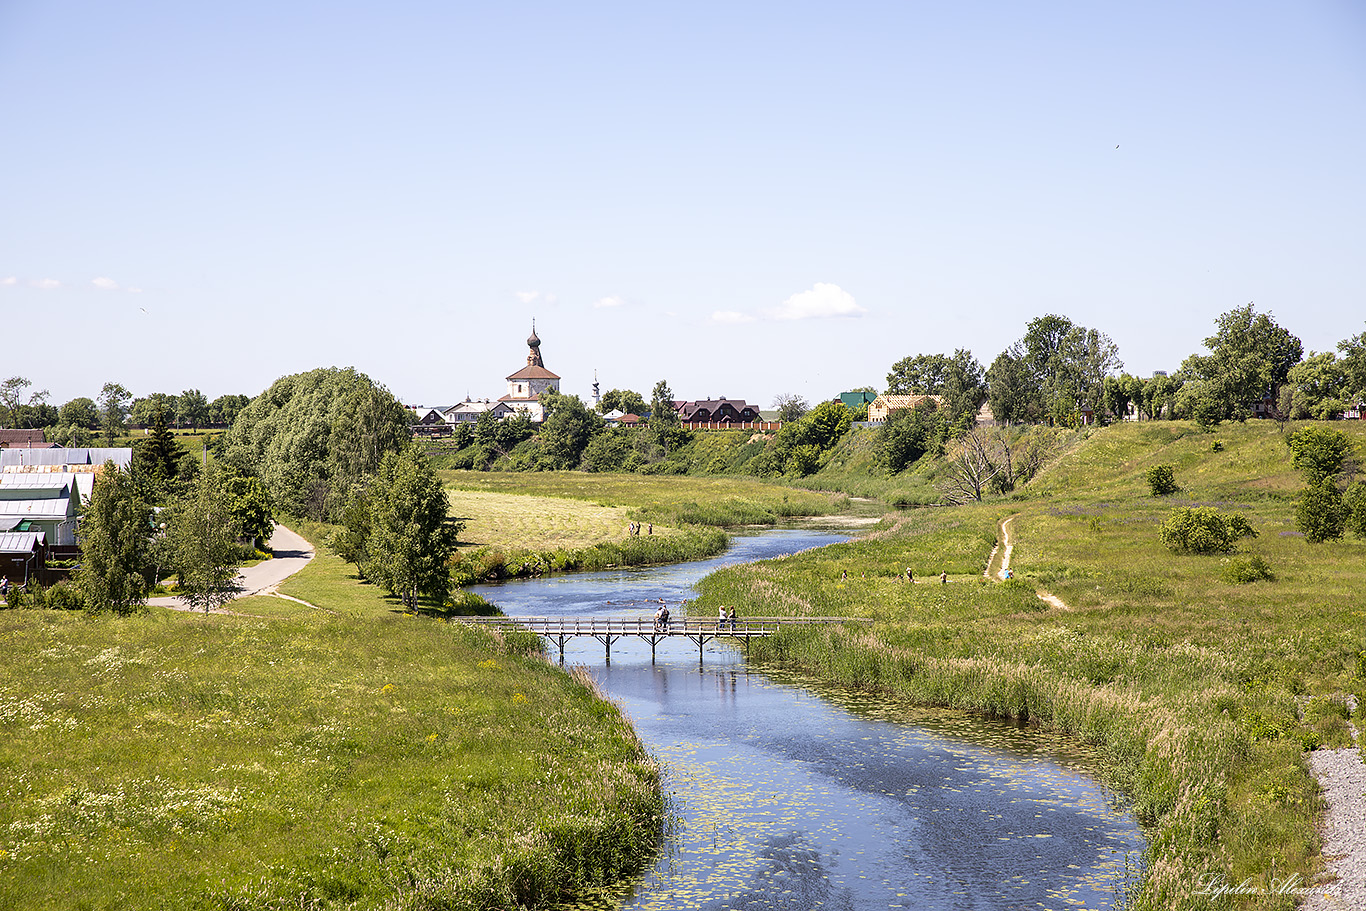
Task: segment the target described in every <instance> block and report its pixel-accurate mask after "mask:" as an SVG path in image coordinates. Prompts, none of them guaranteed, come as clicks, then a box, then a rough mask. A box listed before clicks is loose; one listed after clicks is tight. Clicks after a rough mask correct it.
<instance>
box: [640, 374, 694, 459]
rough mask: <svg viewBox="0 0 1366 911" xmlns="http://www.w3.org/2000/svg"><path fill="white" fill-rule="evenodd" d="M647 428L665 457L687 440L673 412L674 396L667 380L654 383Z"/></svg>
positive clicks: (675, 413) (676, 414)
mask: <svg viewBox="0 0 1366 911" xmlns="http://www.w3.org/2000/svg"><path fill="white" fill-rule="evenodd" d="M649 428H650V432H651V434H653V435H654V438H655V442H657V443H658V444H659V445H660V447H661V448H663V450H664V455H665V457H667V456H668V454H669V452H670V451H671V450H673V449H675V448H677V447H678V446H680V445H682V444H683V442H684V441H686V440H687V439H688V432H687V431H686V430H684V429H683V427H682V423H681V422H680V421H679V419H678V412H677V411H675V410H674V394H673V390H672V389H670V388H669V383H668V381H667V380H660V381H659V382H658V383H655V388H654V392H653V393H652V394H651V395H650V421H649Z"/></svg>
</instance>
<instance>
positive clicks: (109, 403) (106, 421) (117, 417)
mask: <svg viewBox="0 0 1366 911" xmlns="http://www.w3.org/2000/svg"><path fill="white" fill-rule="evenodd" d="M132 400H133V394H132V393H131V392H129V391H128V390H127V389H125V388H124V387H123V386H121V385H120V384H118V383H105V384H104V388H103V389H101V390H100V399H99V401H100V423H101V426H102V427H103V428H104V442H105V445H106V446H113V445H114V440H116V439H117V438H118V436H119V435H120V434H121V433H123V432H124V430H125V429H126V428H127V426H128V403H129V402H131V401H132Z"/></svg>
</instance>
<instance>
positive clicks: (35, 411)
mask: <svg viewBox="0 0 1366 911" xmlns="http://www.w3.org/2000/svg"><path fill="white" fill-rule="evenodd" d="M31 385H33V384H32V383H31V382H29V380H28V379H27V378H25V377H22V376H12V377H10V378H8V379H6V380H3V381H0V427H25V428H37V427H48V426H50V425H52V424H55V423H57V412H56V409H55V408H53V407H52V406H51V405H49V404H48V403H47V399H48V391H47V390H46V389H40V390H38V391H37V392H34V393H32V394H30V395H29V396H28V397H27V398H25V396H24V392H25V391H26V390H27V389H28V387H29V386H31Z"/></svg>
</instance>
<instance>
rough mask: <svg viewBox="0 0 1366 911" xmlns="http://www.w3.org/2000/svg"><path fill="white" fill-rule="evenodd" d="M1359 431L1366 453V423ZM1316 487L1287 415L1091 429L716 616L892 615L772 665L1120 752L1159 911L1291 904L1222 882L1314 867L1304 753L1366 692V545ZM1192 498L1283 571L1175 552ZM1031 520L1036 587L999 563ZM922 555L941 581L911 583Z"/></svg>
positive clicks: (1312, 795)
mask: <svg viewBox="0 0 1366 911" xmlns="http://www.w3.org/2000/svg"><path fill="white" fill-rule="evenodd" d="M1347 429H1348V430H1349V431H1350V432H1351V433H1352V434H1353V435H1354V436H1355V438H1356V439H1357V440H1358V443H1359V444H1360V443H1366V428H1359V427H1350V428H1347ZM1216 439H1217V440H1219V441H1220V443H1221V444H1222V445H1221V446H1220V447H1219V448H1218V449H1219V451H1215V450H1216V448H1215V447H1214V446H1213V445H1212V444H1213V442H1214V441H1215V440H1216ZM1156 464H1174V465H1175V466H1176V473H1177V480H1178V483H1180V484H1181V485H1182V490H1181V491H1180V492H1179V493H1178V494H1177V495H1176V496H1175V497H1173V498H1163V499H1155V498H1153V497H1151V496H1150V495H1149V493H1148V488H1147V485H1146V482H1145V481H1144V473H1145V472H1146V470H1147V468H1149V467H1151V466H1152V465H1156ZM1298 486H1299V478H1298V476H1297V475H1296V473H1295V472H1294V471H1293V470H1292V469H1291V467H1290V454H1289V451H1288V449H1287V448H1286V446H1285V444H1284V442H1283V440H1282V438H1281V436H1280V434H1279V432H1278V430H1277V428H1276V427H1275V426H1273V425H1271V424H1269V423H1255V424H1249V425H1246V426H1234V427H1227V428H1220V431H1219V432H1218V433H1217V434H1213V435H1211V434H1205V433H1201V432H1199V431H1198V430H1196V429H1195V428H1194V427H1193V426H1191V425H1185V424H1180V423H1174V424H1167V423H1163V424H1151V425H1139V426H1123V427H1114V428H1110V429H1107V430H1103V431H1098V432H1095V433H1093V434H1091V435H1089V437H1087V438H1085V439H1079V441H1078V442H1077V443H1076V445H1075V446H1074V447H1073V449H1072V450H1071V451H1070V452H1069V453H1068V454H1067V455H1065V456H1064V457H1063V458H1062V459H1061V460H1060V461H1059V462H1058V463H1057V464H1056V465H1055V466H1053V467H1052V468H1051V469H1050V470H1048V471H1046V472H1045V473H1044V474H1042V475H1041V476H1040V477H1039V479H1038V480H1037V481H1036V482H1035V483H1034V484H1033V485H1032V486H1031V488H1030V489H1029V490H1027V491H1025V492H1023V493H1022V495H1020V496H1018V497H1016V498H1014V499H1012V500H1009V501H997V502H996V503H989V504H984V505H980V506H976V507H973V508H965V509H957V510H922V511H915V512H913V513H911V514H908V515H905V516H904V517H902V518H901V520H900V521H899V523H898V525H897V527H896V528H895V529H894V530H891V531H888V532H884V533H881V534H879V535H875V536H873V537H871V538H869V539H865V540H861V541H855V542H850V543H847V544H843V545H836V546H833V547H828V548H823V549H821V550H817V551H811V552H807V553H803V554H797V555H794V556H791V557H787V558H783V559H781V560H775V561H771V562H769V563H765V564H761V565H757V566H750V567H735V568H730V569H727V570H723V571H722V572H719V573H717V574H715V575H713V576H711V577H709V578H708V579H707V580H705V581H704V583H703V585H702V597H701V599H700V600H699V601H698V602H697V606H696V610H698V611H699V612H703V613H706V614H710V613H711V612H714V611H715V608H716V605H717V604H718V603H733V604H737V605H741V607H742V613H743V612H745V611H749V612H752V613H764V614H770V613H771V614H803V613H811V614H851V615H859V616H867V617H871V618H873V619H874V621H875V622H874V623H873V624H872V625H871V627H861V628H858V629H855V630H851V631H841V630H837V629H815V630H800V631H792V632H787V633H784V634H783V635H782V636H780V637H777V638H775V639H773V640H769V641H765V642H756V643H755V644H754V645H753V647H752V655H753V656H754V658H755V659H756V660H757V661H760V662H765V661H767V662H774V663H780V664H784V665H789V666H794V667H799V668H802V669H804V670H806V671H809V672H812V673H815V674H818V675H820V676H822V677H825V678H827V679H831V680H832V681H835V682H838V683H840V684H843V685H846V686H852V687H857V688H863V689H869V690H880V691H886V692H893V693H896V694H898V695H901V696H905V697H909V698H912V699H915V700H918V701H921V702H925V703H930V704H934V705H945V706H954V707H959V708H964V709H969V710H972V711H979V712H986V713H989V714H995V715H1003V716H1011V717H1017V718H1028V719H1029V720H1031V721H1035V722H1037V723H1040V724H1042V725H1046V726H1048V727H1051V728H1056V729H1060V730H1064V731H1068V732H1070V733H1073V734H1076V735H1078V736H1080V737H1082V738H1084V739H1086V740H1088V741H1091V742H1093V743H1097V744H1100V745H1102V746H1103V747H1104V749H1105V753H1106V756H1107V757H1108V766H1107V774H1108V776H1109V778H1110V779H1111V780H1112V781H1113V782H1114V783H1115V784H1116V785H1117V786H1119V787H1121V788H1122V789H1123V790H1124V791H1125V792H1126V793H1127V794H1128V795H1130V796H1131V797H1132V799H1133V801H1134V806H1135V810H1136V812H1137V814H1138V816H1139V818H1140V820H1141V821H1142V822H1143V823H1144V825H1145V827H1146V828H1147V831H1148V833H1149V837H1150V851H1151V855H1150V858H1149V868H1148V870H1147V876H1146V879H1145V882H1144V886H1143V891H1142V893H1141V894H1140V895H1138V896H1137V901H1138V906H1139V907H1146V908H1154V909H1156V908H1162V909H1166V908H1206V907H1225V906H1232V907H1248V908H1290V907H1292V906H1293V903H1294V902H1293V897H1292V896H1290V895H1285V894H1282V895H1275V894H1253V895H1245V896H1238V897H1234V898H1229V897H1222V898H1219V897H1215V896H1210V895H1206V894H1201V891H1202V888H1204V887H1206V886H1207V885H1208V884H1210V883H1211V882H1216V881H1220V880H1219V878H1222V881H1223V882H1227V883H1228V884H1231V885H1236V884H1238V883H1241V882H1242V881H1243V880H1244V879H1246V878H1249V877H1251V878H1252V882H1253V884H1254V887H1255V888H1267V889H1269V888H1270V887H1271V886H1272V884H1273V880H1274V881H1278V882H1284V880H1285V877H1291V876H1296V875H1298V876H1300V877H1301V878H1302V883H1301V885H1303V884H1305V883H1307V882H1310V881H1312V879H1313V877H1314V875H1315V873H1316V872H1317V867H1316V865H1317V863H1318V842H1317V838H1316V835H1315V829H1314V823H1315V820H1316V817H1317V814H1318V812H1319V811H1320V803H1319V799H1318V797H1317V788H1316V785H1315V783H1314V782H1313V779H1312V778H1311V777H1310V775H1309V773H1308V770H1307V765H1306V762H1305V759H1304V750H1305V749H1306V748H1307V747H1313V746H1315V745H1317V744H1323V745H1335V744H1343V743H1345V742H1346V733H1345V731H1346V725H1345V714H1346V713H1345V710H1344V709H1343V708H1342V705H1341V703H1340V702H1337V701H1334V700H1335V697H1337V696H1339V695H1341V694H1343V693H1345V692H1352V691H1356V692H1360V690H1361V689H1362V687H1363V681H1362V679H1361V673H1362V664H1361V657H1360V656H1361V654H1362V653H1363V651H1366V636H1363V624H1362V611H1361V607H1360V596H1361V592H1362V587H1363V578H1362V566H1363V565H1366V542H1362V541H1359V540H1353V539H1348V540H1344V541H1339V542H1334V543H1330V544H1326V545H1313V544H1309V543H1307V542H1306V541H1305V540H1304V539H1303V537H1302V536H1300V535H1299V534H1298V532H1296V531H1295V529H1294V515H1293V512H1294V501H1293V498H1294V495H1295V493H1296V492H1297V489H1298ZM1192 503H1198V504H1206V503H1212V504H1216V505H1218V506H1219V507H1220V508H1221V509H1237V510H1239V511H1242V512H1243V513H1244V514H1245V515H1247V517H1248V518H1249V520H1250V521H1251V523H1252V525H1253V527H1254V528H1255V529H1257V531H1258V533H1259V534H1258V537H1256V538H1255V539H1252V540H1250V541H1246V542H1244V544H1243V550H1244V551H1245V554H1244V556H1249V555H1254V554H1255V555H1259V556H1261V557H1262V558H1263V559H1264V560H1266V562H1267V563H1268V564H1269V565H1270V566H1271V568H1272V571H1273V572H1274V574H1275V578H1274V579H1273V580H1263V581H1258V582H1253V583H1248V584H1239V583H1236V582H1232V581H1228V580H1229V579H1230V578H1231V576H1229V575H1227V574H1226V570H1227V567H1228V566H1229V565H1230V564H1231V563H1232V561H1233V560H1235V559H1237V558H1236V557H1195V556H1190V557H1175V556H1172V555H1171V554H1170V553H1169V552H1167V551H1166V550H1165V549H1164V548H1163V547H1162V546H1161V544H1160V543H1159V542H1158V537H1157V530H1158V525H1159V524H1160V522H1161V520H1162V519H1163V518H1164V517H1165V516H1166V514H1167V512H1168V511H1169V510H1170V509H1171V508H1172V507H1173V506H1176V505H1190V504H1192ZM1012 515H1013V516H1014V518H1013V520H1012V521H1011V531H1012V532H1013V534H1014V536H1015V537H1016V538H1017V544H1016V548H1015V550H1014V555H1013V560H1012V565H1013V567H1014V569H1015V573H1016V576H1017V579H1016V580H1015V581H1013V582H1010V583H1004V584H988V583H986V582H984V581H982V579H981V574H982V572H983V570H984V569H985V567H986V564H987V560H988V558H989V555H990V553H991V548H992V543H993V542H994V541H995V539H996V538H997V534H998V529H999V523H1000V522H1001V520H1003V519H1005V518H1007V517H1009V516H1012ZM907 566H910V567H911V568H912V569H913V571H914V572H915V574H916V576H917V580H918V584H915V585H909V584H906V583H905V582H904V581H902V580H901V579H899V578H898V576H899V575H900V574H902V573H904V570H905V569H906V567H907ZM845 572H847V573H848V578H847V579H844V578H843V574H844V573H845ZM940 572H947V573H949V580H950V581H949V584H943V585H941V584H939V581H938V574H939V573H940ZM931 577H933V578H931ZM1038 591H1047V592H1051V593H1053V594H1054V595H1056V596H1058V597H1059V598H1060V599H1061V601H1062V602H1063V605H1064V606H1063V607H1061V608H1059V607H1055V606H1050V605H1049V604H1047V603H1045V602H1044V601H1042V600H1041V599H1040V598H1039V597H1038V595H1037V594H1036V592H1038ZM1211 877H1213V878H1214V879H1211Z"/></svg>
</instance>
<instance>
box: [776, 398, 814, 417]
mask: <svg viewBox="0 0 1366 911" xmlns="http://www.w3.org/2000/svg"><path fill="white" fill-rule="evenodd" d="M773 407H774V408H776V409H778V420H779V421H781V422H782V423H784V424H786V423H789V422H791V421H796V420H800V419H801V416H802V415H804V414H806V413H807V411H809V410H810V409H811V406H810V405H808V404H807V402H806V399H804V398H802V397H801V396H800V395H797V394H796V393H795V392H781V393H779V394H778V395H776V396H774V398H773Z"/></svg>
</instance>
